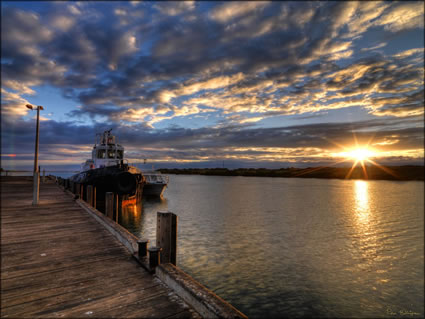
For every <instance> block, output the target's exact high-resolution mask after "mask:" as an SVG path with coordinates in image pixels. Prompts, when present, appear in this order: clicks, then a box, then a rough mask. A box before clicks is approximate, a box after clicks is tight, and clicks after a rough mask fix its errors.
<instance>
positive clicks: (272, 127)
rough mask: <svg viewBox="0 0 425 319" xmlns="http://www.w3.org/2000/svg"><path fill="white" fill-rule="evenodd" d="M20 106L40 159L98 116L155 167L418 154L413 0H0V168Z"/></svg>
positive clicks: (17, 144) (86, 143)
mask: <svg viewBox="0 0 425 319" xmlns="http://www.w3.org/2000/svg"><path fill="white" fill-rule="evenodd" d="M27 103H29V104H32V105H42V106H43V108H44V110H43V111H41V112H40V116H41V118H40V154H39V164H40V165H41V166H42V167H43V168H47V169H54V168H58V167H60V168H64V169H65V168H78V167H79V164H80V163H81V162H83V161H85V159H87V158H90V157H91V149H92V147H93V144H94V141H95V135H96V133H101V132H103V131H104V130H107V129H110V128H112V129H113V130H112V132H113V133H114V134H115V135H116V136H117V138H118V142H119V143H120V144H122V145H123V146H124V147H125V152H126V153H125V154H126V155H125V156H126V157H127V158H128V160H129V162H130V163H131V164H138V165H141V163H143V160H144V159H146V160H147V164H146V165H149V166H152V165H153V166H154V167H155V168H160V167H168V168H180V167H228V168H238V167H253V168H256V167H257V168H258V167H266V168H280V167H312V166H319V165H335V164H336V163H340V162H342V163H343V164H344V163H345V164H347V165H348V166H350V164H352V162H350V161H348V159H349V156H348V155H347V154H351V153H350V152H351V151H352V149H353V148H356V147H359V148H367V149H368V152H369V153H368V154H369V157H370V158H371V159H372V158H373V160H374V161H375V162H378V163H380V164H385V165H406V164H415V165H416V164H419V165H423V164H424V2H423V1H419V2H415V1H413V2H409V1H402V2H394V1H382V2H381V1H359V2H356V1H330V2H320V1H311V2H308V1H305V2H290V1H282V2H280V1H276V2H268V1H252V2H249V1H244V2H218V1H217V2H215V1H214V2H207V1H200V2H196V1H185V2H165V1H161V2H154V1H147V2H143V1H129V2H118V1H110V2H101V1H94V2H73V1H67V2H65V1H57V2H54V1H46V2H43V1H40V2H37V1H33V2H8V1H2V2H1V166H2V167H3V168H5V169H31V168H32V165H33V161H34V145H35V126H36V117H35V115H36V112H35V111H32V110H29V109H27V108H26V107H25V105H26V104H27ZM356 145H357V146H356ZM351 160H352V159H351ZM343 164H339V165H343ZM345 164H344V165H345Z"/></svg>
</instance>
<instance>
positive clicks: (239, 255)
mask: <svg viewBox="0 0 425 319" xmlns="http://www.w3.org/2000/svg"><path fill="white" fill-rule="evenodd" d="M157 211H171V212H173V213H175V214H177V215H178V218H179V219H178V257H177V265H178V266H179V267H180V268H182V269H183V270H184V271H185V272H187V273H188V274H190V275H191V276H192V277H194V278H195V279H197V280H198V281H199V282H201V283H203V284H204V285H205V286H207V287H208V288H210V289H211V290H213V291H214V292H215V293H216V294H218V295H219V296H221V297H222V298H224V299H225V300H227V301H229V302H230V303H231V304H232V305H234V306H235V307H236V308H238V309H239V310H241V311H242V312H244V313H245V314H246V315H248V316H249V317H251V318H255V317H259V318H260V317H261V318H264V317H283V316H285V317H355V318H366V317H367V318H370V317H381V318H387V317H400V316H403V317H406V316H407V317H409V318H419V317H423V316H424V301H423V300H424V183H423V182H394V181H361V180H331V179H329V180H326V179H301V178H264V177H220V176H198V175H170V183H169V186H168V188H167V189H166V191H165V193H164V196H163V198H162V199H157V200H152V199H149V200H144V202H143V204H142V205H141V206H139V207H135V206H129V207H127V208H126V209H124V211H123V213H122V215H121V216H120V223H121V224H122V225H123V226H125V227H126V228H127V229H128V230H129V231H131V232H132V233H134V234H135V235H137V236H139V237H146V238H149V239H151V244H153V245H154V244H155V231H156V212H157Z"/></svg>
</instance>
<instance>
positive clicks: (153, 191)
mask: <svg viewBox="0 0 425 319" xmlns="http://www.w3.org/2000/svg"><path fill="white" fill-rule="evenodd" d="M166 187H167V184H159V183H158V184H153V183H146V184H145V185H144V186H143V195H144V196H162V194H163V192H164V190H165V188H166Z"/></svg>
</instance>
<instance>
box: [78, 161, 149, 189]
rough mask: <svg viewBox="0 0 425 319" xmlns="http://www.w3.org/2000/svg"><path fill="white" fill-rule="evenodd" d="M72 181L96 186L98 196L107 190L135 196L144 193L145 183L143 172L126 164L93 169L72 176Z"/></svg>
mask: <svg viewBox="0 0 425 319" xmlns="http://www.w3.org/2000/svg"><path fill="white" fill-rule="evenodd" d="M70 181H71V182H74V183H79V184H83V185H93V186H94V187H96V193H97V194H98V196H99V195H100V196H102V194H104V193H106V192H113V193H115V194H118V195H121V196H125V197H133V196H136V195H140V196H141V195H142V194H141V192H142V190H143V185H144V183H145V180H144V177H143V175H142V173H141V172H140V171H139V170H138V169H137V168H135V167H132V166H128V165H126V164H122V165H115V166H108V167H102V168H96V169H91V170H88V171H84V172H81V173H78V174H75V175H73V176H71V177H70Z"/></svg>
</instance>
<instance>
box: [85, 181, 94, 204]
mask: <svg viewBox="0 0 425 319" xmlns="http://www.w3.org/2000/svg"><path fill="white" fill-rule="evenodd" d="M86 193H87V194H86V202H87V203H88V204H89V205H90V206H93V186H92V185H87V187H86Z"/></svg>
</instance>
